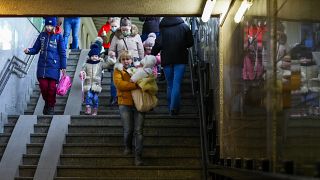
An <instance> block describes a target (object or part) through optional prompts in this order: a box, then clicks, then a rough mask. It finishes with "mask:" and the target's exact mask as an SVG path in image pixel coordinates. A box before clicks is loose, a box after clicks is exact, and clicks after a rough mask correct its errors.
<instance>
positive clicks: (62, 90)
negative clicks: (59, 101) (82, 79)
mask: <svg viewBox="0 0 320 180" xmlns="http://www.w3.org/2000/svg"><path fill="white" fill-rule="evenodd" d="M70 87H71V78H70V76H68V75H63V76H62V77H61V79H60V81H59V84H58V87H57V91H56V94H57V95H59V96H64V95H66V94H67V92H68V90H69V89H70Z"/></svg>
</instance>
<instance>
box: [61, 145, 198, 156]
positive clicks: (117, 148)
mask: <svg viewBox="0 0 320 180" xmlns="http://www.w3.org/2000/svg"><path fill="white" fill-rule="evenodd" d="M143 149H144V150H143V155H145V156H158V155H166V156H170V157H172V156H176V155H177V153H178V154H179V155H180V156H200V145H193V144H187V145H176V144H161V145H159V144H155V145H148V144H145V145H144V146H143ZM123 150H124V149H123V145H122V144H121V145H116V144H112V143H110V142H107V143H99V144H97V143H86V144H84V143H72V144H71V143H70V144H64V145H63V151H62V153H63V154H87V153H88V152H89V153H90V154H109V155H123Z"/></svg>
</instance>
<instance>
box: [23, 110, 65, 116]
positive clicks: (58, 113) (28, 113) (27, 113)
mask: <svg viewBox="0 0 320 180" xmlns="http://www.w3.org/2000/svg"><path fill="white" fill-rule="evenodd" d="M33 112H34V111H33V110H26V111H24V115H33ZM54 112H55V115H62V114H63V113H64V109H63V110H56V109H55V110H54Z"/></svg>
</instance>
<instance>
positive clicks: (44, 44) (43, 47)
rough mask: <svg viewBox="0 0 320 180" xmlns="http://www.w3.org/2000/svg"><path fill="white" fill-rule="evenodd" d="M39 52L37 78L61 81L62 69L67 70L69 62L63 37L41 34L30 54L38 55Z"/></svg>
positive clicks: (46, 33) (30, 49)
mask: <svg viewBox="0 0 320 180" xmlns="http://www.w3.org/2000/svg"><path fill="white" fill-rule="evenodd" d="M39 51H40V56H39V60H38V68H37V77H38V78H52V79H55V80H56V81H59V78H60V69H66V61H67V57H66V49H65V48H64V40H63V37H62V35H61V34H49V33H48V32H41V33H40V35H39V36H38V38H37V40H36V42H35V43H34V45H33V47H32V48H29V53H28V54H31V55H34V54H38V52H39Z"/></svg>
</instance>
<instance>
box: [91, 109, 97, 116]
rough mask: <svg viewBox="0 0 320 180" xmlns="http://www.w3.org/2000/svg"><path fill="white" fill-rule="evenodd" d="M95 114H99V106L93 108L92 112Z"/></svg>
mask: <svg viewBox="0 0 320 180" xmlns="http://www.w3.org/2000/svg"><path fill="white" fill-rule="evenodd" d="M92 115H93V116H96V115H98V108H93V113H92Z"/></svg>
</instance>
